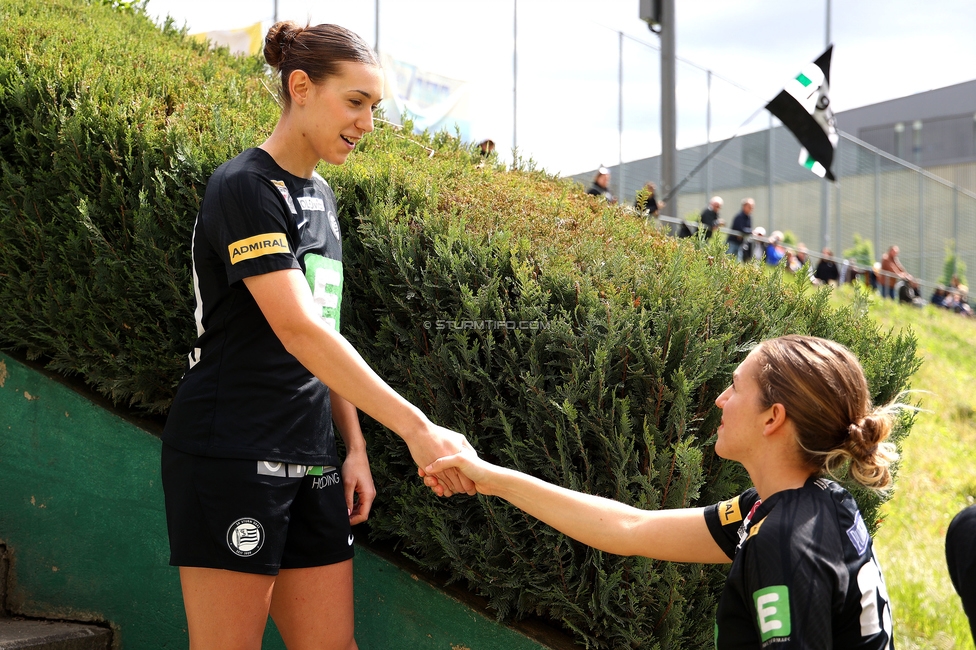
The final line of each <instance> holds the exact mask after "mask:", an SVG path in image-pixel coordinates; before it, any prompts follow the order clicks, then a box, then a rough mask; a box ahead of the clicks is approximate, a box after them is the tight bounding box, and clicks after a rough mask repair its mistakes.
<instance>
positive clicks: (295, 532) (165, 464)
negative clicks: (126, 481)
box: [162, 444, 353, 575]
mask: <svg viewBox="0 0 976 650" xmlns="http://www.w3.org/2000/svg"><path fill="white" fill-rule="evenodd" d="M162 478H163V493H164V495H165V497H166V525H167V529H168V531H169V547H170V560H169V563H170V564H171V565H173V566H187V567H206V568H211V569H228V570H231V571H241V572H244V573H262V574H267V575H277V574H278V570H279V569H299V568H305V567H314V566H324V565H326V564H336V563H338V562H343V561H345V560H348V559H350V558H352V556H353V544H352V542H353V535H352V530H351V528H350V526H349V511H348V510H347V509H346V499H345V496H344V492H343V487H342V478H341V475H340V473H339V469H338V468H335V467H318V466H311V467H310V466H306V465H288V464H286V463H275V462H266V461H255V460H238V459H228V458H210V457H207V456H195V455H193V454H186V453H183V452H181V451H179V450H177V449H174V448H173V447H171V446H169V445H165V444H164V445H163V453H162Z"/></svg>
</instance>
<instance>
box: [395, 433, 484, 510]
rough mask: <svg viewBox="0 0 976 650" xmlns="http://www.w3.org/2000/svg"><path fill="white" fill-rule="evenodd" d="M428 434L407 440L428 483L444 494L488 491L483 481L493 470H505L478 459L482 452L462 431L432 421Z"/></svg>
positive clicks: (427, 484) (425, 483)
mask: <svg viewBox="0 0 976 650" xmlns="http://www.w3.org/2000/svg"><path fill="white" fill-rule="evenodd" d="M426 434H427V435H425V436H423V437H418V438H417V439H416V440H411V439H407V446H408V447H409V448H410V455H411V456H412V457H413V459H414V462H416V463H417V473H418V474H419V475H420V476H421V477H422V478H423V479H424V485H426V486H427V487H429V488H430V489H431V490H433V491H434V493H435V494H437V495H438V496H442V497H450V496H452V495H454V494H460V493H462V492H463V493H465V494H470V495H474V494H477V493H478V492H480V493H482V494H488V492H486V487H487V486H486V485H483V484H485V483H487V481H488V480H489V479H490V477H491V474H492V470H497V471H503V470H502V468H500V467H496V466H494V465H491V464H490V463H488V462H486V461H483V460H481V459H480V458H478V452H476V451H475V450H474V447H472V446H471V444H470V443H469V442H468V441H467V439H466V438H465V437H464V436H463V435H461V434H460V433H457V432H455V431H451V430H450V429H445V428H444V427H441V426H437V425H435V424H429V425H428V427H427V431H426Z"/></svg>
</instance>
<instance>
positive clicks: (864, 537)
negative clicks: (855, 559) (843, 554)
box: [847, 512, 871, 555]
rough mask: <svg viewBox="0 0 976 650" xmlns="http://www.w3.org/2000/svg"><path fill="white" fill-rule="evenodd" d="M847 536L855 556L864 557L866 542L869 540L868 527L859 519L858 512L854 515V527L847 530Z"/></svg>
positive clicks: (866, 548)
mask: <svg viewBox="0 0 976 650" xmlns="http://www.w3.org/2000/svg"><path fill="white" fill-rule="evenodd" d="M847 536H848V537H849V538H850V539H851V544H853V545H854V548H855V550H857V554H858V555H864V551H866V550H868V541H869V540H870V539H871V538H870V536H869V535H868V527H867V526H865V525H864V520H863V519H861V513H860V512H855V513H854V525H853V526H851V527H850V528H848V529H847Z"/></svg>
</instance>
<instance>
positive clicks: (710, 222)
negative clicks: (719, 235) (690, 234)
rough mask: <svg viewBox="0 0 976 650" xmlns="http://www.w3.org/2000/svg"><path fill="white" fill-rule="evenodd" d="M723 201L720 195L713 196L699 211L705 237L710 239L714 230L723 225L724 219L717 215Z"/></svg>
mask: <svg viewBox="0 0 976 650" xmlns="http://www.w3.org/2000/svg"><path fill="white" fill-rule="evenodd" d="M723 205H725V201H723V200H722V197H721V196H713V197H712V200H711V201H709V202H708V205H707V206H705V209H704V210H702V213H701V222H702V227H703V228H705V239H711V237H712V235H714V234H715V231H716V230H718V229H719V228H721V227H722V226H724V225H725V221H724V220H722V218H721V217H719V216H718V213H719V212H720V211H721V209H722V206H723Z"/></svg>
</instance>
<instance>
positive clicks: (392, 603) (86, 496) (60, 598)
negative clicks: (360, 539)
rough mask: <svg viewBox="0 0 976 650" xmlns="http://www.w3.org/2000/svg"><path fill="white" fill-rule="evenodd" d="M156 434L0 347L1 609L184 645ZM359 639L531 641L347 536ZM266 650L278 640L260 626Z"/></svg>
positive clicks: (426, 643) (530, 646)
mask: <svg viewBox="0 0 976 650" xmlns="http://www.w3.org/2000/svg"><path fill="white" fill-rule="evenodd" d="M159 449H160V442H159V439H158V438H156V437H155V436H153V435H152V434H150V433H148V432H146V431H144V430H143V429H140V428H139V427H137V426H135V425H133V424H131V423H130V422H128V421H126V420H123V419H122V418H120V417H118V416H116V415H114V414H112V413H111V412H109V411H107V410H105V409H103V408H100V407H99V406H97V405H96V404H94V403H92V402H91V401H89V400H88V399H86V398H85V397H83V396H81V395H79V394H78V393H76V392H74V391H72V390H71V389H69V388H66V387H65V386H64V385H62V384H60V383H58V382H57V381H54V380H52V379H50V378H48V377H47V376H46V375H44V374H42V373H40V372H37V371H34V370H31V369H30V368H28V367H27V366H25V365H23V364H21V363H19V362H18V361H15V360H13V359H11V358H10V357H8V356H5V355H3V354H0V542H2V543H5V544H6V545H7V547H8V554H9V555H10V559H11V584H10V586H9V589H8V593H7V605H8V608H9V609H10V610H11V611H12V612H14V613H17V614H22V615H27V616H38V617H47V618H66V619H71V620H76V621H100V622H109V623H110V624H111V625H112V627H113V628H114V629H115V642H116V647H124V648H127V649H130V650H135V649H143V648H146V649H156V648H159V649H163V648H185V647H186V646H187V639H186V631H185V628H186V622H185V618H184V615H183V607H182V601H181V599H180V588H179V578H178V574H177V570H176V569H175V568H173V567H170V566H169V565H168V553H169V549H168V546H169V545H168V542H167V539H166V522H165V517H164V512H163V493H162V489H161V486H160V480H159ZM355 578H356V583H355V589H356V627H357V630H356V638H357V641H358V643H359V647H360V648H363V649H364V650H370V649H372V648H376V649H379V648H383V649H388V648H398V649H412V648H417V649H420V648H441V649H443V650H451V649H459V650H460V649H462V648H467V649H470V650H481V649H485V650H491V649H494V648H498V649H502V648H504V649H506V650H522V649H525V650H538V649H540V648H544V647H545V646H542V645H539V644H538V643H536V642H534V641H531V640H529V639H528V638H527V637H525V636H523V635H521V634H519V633H517V632H514V631H512V630H510V629H508V628H506V627H503V626H500V625H498V624H497V623H495V622H494V621H493V620H492V619H489V618H487V617H485V616H484V615H482V614H480V613H478V612H476V611H474V610H472V609H471V608H469V607H467V606H466V605H463V604H462V603H460V602H458V601H457V600H455V599H453V598H451V597H449V596H448V595H446V594H444V593H442V592H440V591H438V590H436V589H434V588H433V587H431V586H430V585H429V584H427V583H426V582H423V581H421V580H418V579H417V578H416V577H414V576H411V575H410V574H409V573H407V572H405V571H403V570H402V569H400V568H398V567H397V566H395V565H393V564H390V563H389V562H387V561H386V560H384V559H382V558H380V557H379V556H377V555H375V554H374V553H372V552H370V551H369V550H367V549H364V548H362V547H357V550H356V560H355ZM264 647H265V648H282V647H283V645H282V643H281V640H280V637H278V635H277V632H276V631H275V630H274V627H273V625H269V629H268V633H267V634H266V635H265V644H264Z"/></svg>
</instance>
